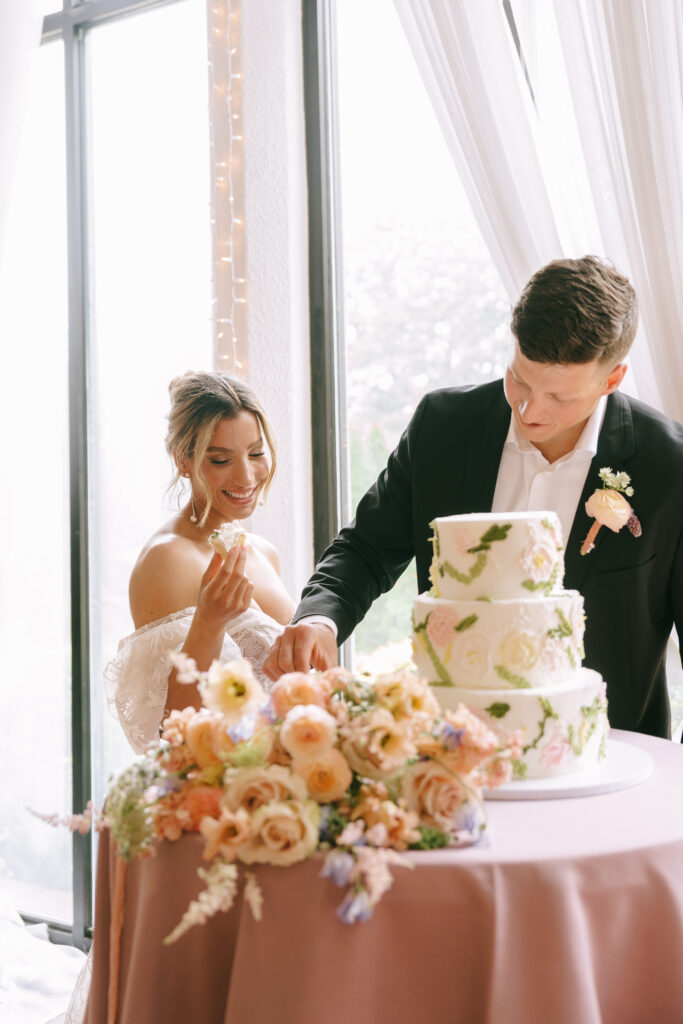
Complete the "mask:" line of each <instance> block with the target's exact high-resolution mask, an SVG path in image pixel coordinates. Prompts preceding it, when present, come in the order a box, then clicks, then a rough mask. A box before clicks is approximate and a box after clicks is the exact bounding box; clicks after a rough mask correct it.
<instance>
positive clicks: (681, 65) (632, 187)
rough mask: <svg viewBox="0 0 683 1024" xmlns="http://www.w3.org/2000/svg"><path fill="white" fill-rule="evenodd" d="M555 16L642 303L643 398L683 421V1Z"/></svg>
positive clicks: (584, 128) (579, 1) (608, 242)
mask: <svg viewBox="0 0 683 1024" xmlns="http://www.w3.org/2000/svg"><path fill="white" fill-rule="evenodd" d="M554 10H555V15H556V18H557V24H558V29H559V36H560V40H561V46H562V52H563V55H564V61H565V65H566V69H567V75H568V79H569V86H570V91H571V96H572V100H573V104H574V109H575V112H576V120H577V123H578V127H579V133H580V137H581V145H582V149H583V154H584V158H585V162H586V167H587V170H588V175H589V178H590V183H591V188H592V191H593V197H594V205H595V210H596V212H597V216H598V220H599V223H600V231H601V233H602V236H603V239H604V244H605V251H606V252H608V253H609V254H610V256H611V257H612V258H613V259H614V261H615V262H616V263H618V264H619V265H620V266H621V267H623V268H624V269H625V270H627V271H628V272H629V273H630V276H631V279H632V280H633V283H634V285H635V288H636V291H637V293H638V297H639V300H640V308H641V322H642V326H643V334H644V336H645V337H646V339H647V351H648V353H649V357H650V360H651V365H652V370H653V372H654V386H653V383H652V381H650V382H649V387H647V386H646V387H645V388H643V389H641V390H642V391H643V397H646V398H647V399H648V400H649V401H651V402H652V403H653V404H657V405H659V406H660V407H661V408H662V409H663V410H664V412H666V413H667V414H668V415H669V416H672V417H673V418H675V419H678V420H683V291H682V284H683V0H600V2H596V0H574V2H572V3H566V2H565V0H555V5H554ZM642 352H643V350H642V347H641V349H640V351H639V350H638V348H637V347H636V348H635V349H634V368H635V370H636V373H637V374H639V375H640V376H643V377H644V376H645V374H647V372H648V369H649V368H648V367H647V366H645V365H641V366H639V364H638V359H639V358H640V356H641V354H642ZM646 383H647V382H646ZM648 392H653V393H651V394H650V393H648ZM658 398H659V401H658Z"/></svg>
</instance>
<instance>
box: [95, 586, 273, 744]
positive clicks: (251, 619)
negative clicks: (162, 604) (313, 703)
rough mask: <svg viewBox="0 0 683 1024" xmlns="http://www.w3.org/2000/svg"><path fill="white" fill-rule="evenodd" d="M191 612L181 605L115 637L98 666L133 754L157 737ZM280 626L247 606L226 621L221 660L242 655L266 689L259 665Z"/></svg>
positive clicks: (267, 683)
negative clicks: (108, 656)
mask: <svg viewBox="0 0 683 1024" xmlns="http://www.w3.org/2000/svg"><path fill="white" fill-rule="evenodd" d="M194 612H195V609H194V608H183V609H182V611H179V612H173V614H172V615H167V616H166V617H165V618H163V619H158V620H157V621H156V622H150V623H149V625H147V626H142V628H141V629H138V630H136V631H135V633H132V634H131V635H130V636H127V637H126V638H125V639H124V640H122V641H121V643H120V644H119V649H118V652H117V654H116V657H115V658H114V659H113V660H112V661H110V662H109V664H108V665H107V667H106V668H105V670H104V687H105V693H106V696H107V703H108V704H109V706H110V707H111V708H112V710H113V711H114V713H115V715H116V716H117V717H118V719H119V721H120V723H121V725H122V727H123V731H124V732H125V734H126V736H127V737H128V742H129V743H130V745H131V747H132V748H133V750H134V751H135V752H136V753H137V754H141V753H142V752H143V751H144V749H145V748H146V747H147V745H148V744H149V743H151V742H153V741H154V740H156V739H158V738H159V726H160V724H161V719H162V717H163V713H164V708H165V706H166V694H167V692H168V676H169V672H170V671H171V660H170V657H171V654H172V653H173V652H174V651H179V650H180V648H181V647H182V646H183V644H184V642H185V637H186V636H187V634H188V630H189V628H190V623H191V622H192V616H193V615H194ZM282 629H283V627H282V626H281V625H280V623H279V622H276V621H275V619H271V618H270V616H269V615H266V614H265V612H262V611H261V609H260V608H257V607H255V606H252V607H251V608H247V610H246V612H243V613H242V614H241V615H238V616H236V617H235V618H234V619H231V620H230V622H229V623H228V625H227V628H226V631H225V639H224V641H223V650H222V652H221V659H222V660H223V661H232V660H234V659H235V658H248V659H249V661H250V662H251V663H252V665H253V668H254V672H255V674H256V676H257V678H258V679H259V680H260V681H261V682H262V683H264V684H265V686H266V687H268V686H269V685H270V683H269V680H268V679H267V678H266V677H265V676H264V675H263V674H262V672H261V666H262V664H263V662H264V660H265V657H266V655H267V653H268V651H269V650H270V648H271V646H272V644H273V643H274V642H275V639H276V638H277V637H278V636H279V634H280V633H281V632H282Z"/></svg>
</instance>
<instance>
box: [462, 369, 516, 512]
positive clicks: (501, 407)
mask: <svg viewBox="0 0 683 1024" xmlns="http://www.w3.org/2000/svg"><path fill="white" fill-rule="evenodd" d="M509 426H510V406H509V405H508V404H507V401H506V400H505V395H504V393H503V387H502V382H501V386H500V390H499V391H498V392H496V394H495V395H494V398H493V400H492V401H491V402H490V403H487V405H486V407H485V408H484V409H483V410H482V413H481V416H480V418H479V420H478V422H476V423H475V424H474V425H473V429H472V436H471V437H470V443H469V445H468V446H467V458H466V460H465V465H464V469H463V479H462V480H461V481H458V482H457V491H458V500H457V506H458V512H459V513H468V512H490V511H491V506H492V504H493V495H494V492H495V489H496V480H497V479H498V467H499V466H500V459H501V455H502V452H503V445H504V444H505V438H506V437H507V432H508V428H509Z"/></svg>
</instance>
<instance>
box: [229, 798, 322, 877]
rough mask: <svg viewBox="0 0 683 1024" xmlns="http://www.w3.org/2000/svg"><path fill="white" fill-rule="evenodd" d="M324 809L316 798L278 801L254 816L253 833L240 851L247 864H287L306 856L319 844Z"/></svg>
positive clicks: (261, 808) (257, 811)
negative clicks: (320, 824)
mask: <svg viewBox="0 0 683 1024" xmlns="http://www.w3.org/2000/svg"><path fill="white" fill-rule="evenodd" d="M319 820H320V809H319V808H318V805H317V803H316V802H315V801H314V800H286V801H275V802H273V803H269V804H264V805H263V806H262V807H259V808H258V809H257V810H256V811H254V813H253V814H252V816H251V837H250V838H249V839H248V840H247V841H246V842H245V843H243V844H242V845H241V846H240V847H239V849H238V851H237V856H238V858H239V859H240V860H241V861H243V862H244V863H245V864H276V865H278V866H285V865H287V864H295V863H296V862H297V861H300V860H305V859H306V857H310V855H311V854H312V853H313V852H314V850H315V848H316V846H317V845H318V822H319Z"/></svg>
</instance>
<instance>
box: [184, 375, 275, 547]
mask: <svg viewBox="0 0 683 1024" xmlns="http://www.w3.org/2000/svg"><path fill="white" fill-rule="evenodd" d="M168 390H169V394H170V396H171V411H170V412H169V414H168V433H167V435H166V451H167V452H168V454H169V455H170V456H171V458H172V459H173V462H174V464H175V469H176V472H175V476H174V477H173V480H172V481H171V484H170V488H171V489H172V488H173V487H175V486H176V485H177V484H178V481H179V480H180V477H181V475H182V470H183V467H184V465H185V464H186V463H188V462H190V461H191V462H192V463H193V466H194V472H195V477H196V480H197V483H198V485H199V489H200V491H201V493H200V494H199V495H197V497H198V498H199V499H200V500H201V501H202V502H203V506H204V507H203V510H202V513H201V516H200V517H199V522H198V524H197V525H198V527H202V526H203V525H204V523H205V522H206V520H207V518H208V515H209V512H210V511H211V491H210V489H209V486H208V484H207V482H206V479H205V477H204V474H203V473H202V468H201V467H202V462H203V461H204V456H205V455H206V451H207V448H208V447H209V445H210V444H211V438H212V437H213V435H214V432H215V430H216V427H217V426H218V424H219V423H220V421H221V420H222V419H233V418H234V417H235V416H238V415H239V414H240V413H241V412H250V413H253V414H254V416H255V417H256V419H257V420H258V424H259V426H260V428H261V430H262V432H263V437H264V439H265V442H266V444H267V445H268V451H269V453H270V470H269V472H268V476H267V477H266V481H265V483H264V485H263V493H264V495H265V494H267V493H268V489H269V487H270V484H271V481H272V479H273V476H274V475H275V464H276V460H275V442H274V440H273V432H272V430H271V429H270V425H269V423H268V420H267V419H266V414H265V412H264V411H263V408H262V407H261V404H260V402H259V401H258V399H257V398H256V395H255V394H254V392H253V391H252V389H251V388H250V387H249V385H248V384H245V383H244V381H242V380H238V378H237V377H229V376H228V374H227V373H207V372H205V371H202V370H198V371H196V372H192V371H190V372H189V373H184V374H183V375H182V376H181V377H175V378H174V379H173V380H172V381H171V383H170V384H169V386H168Z"/></svg>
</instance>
